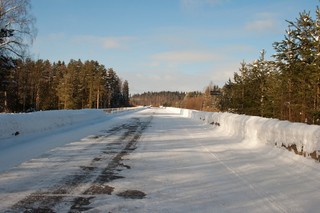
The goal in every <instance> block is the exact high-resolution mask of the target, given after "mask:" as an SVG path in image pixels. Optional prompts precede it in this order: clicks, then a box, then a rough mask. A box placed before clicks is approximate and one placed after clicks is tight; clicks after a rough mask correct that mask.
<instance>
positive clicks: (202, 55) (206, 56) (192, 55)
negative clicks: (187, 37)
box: [152, 51, 221, 63]
mask: <svg viewBox="0 0 320 213" xmlns="http://www.w3.org/2000/svg"><path fill="white" fill-rule="evenodd" d="M152 59H155V60H160V61H166V62H173V63H192V62H205V61H216V60H219V59H221V56H220V55H217V54H214V53H211V52H201V51H198V52H197V51H172V52H163V53H158V54H154V55H152Z"/></svg>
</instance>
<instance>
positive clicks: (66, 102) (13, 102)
mask: <svg viewBox="0 0 320 213" xmlns="http://www.w3.org/2000/svg"><path fill="white" fill-rule="evenodd" d="M13 62H14V66H12V67H10V68H8V67H1V71H0V83H1V84H0V112H26V111H33V110H36V111H38V110H55V109H83V108H110V107H121V106H129V84H128V81H126V80H125V81H122V80H121V79H120V78H119V76H118V75H117V73H116V72H115V71H114V70H113V69H112V68H109V69H106V68H105V67H104V65H101V64H99V62H97V61H93V60H91V61H89V60H87V61H84V62H82V61H81V60H70V62H69V63H68V64H66V63H65V62H61V61H58V62H54V63H51V62H49V61H48V60H41V59H40V60H37V61H34V60H31V59H27V60H20V59H18V60H14V61H13Z"/></svg>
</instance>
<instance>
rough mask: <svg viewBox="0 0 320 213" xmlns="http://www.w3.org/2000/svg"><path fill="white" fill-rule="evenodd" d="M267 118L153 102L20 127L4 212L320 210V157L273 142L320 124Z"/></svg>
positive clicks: (0, 176)
mask: <svg viewBox="0 0 320 213" xmlns="http://www.w3.org/2000/svg"><path fill="white" fill-rule="evenodd" d="M79 113H80V112H79ZM95 113H97V114H98V113H101V112H93V114H95ZM89 114H90V113H89ZM232 116H234V118H233V120H232ZM65 117H67V116H65ZM89 117H90V116H89ZM0 118H1V117H0ZM190 118H192V119H190ZM200 118H201V119H200ZM228 119H229V120H228ZM259 119H260V118H257V117H248V116H237V115H231V114H222V115H220V114H215V115H214V114H208V113H203V112H195V111H190V110H181V109H174V108H167V109H158V108H151V109H144V110H136V111H129V112H125V113H119V114H113V115H106V114H104V113H102V114H100V115H99V116H97V117H95V115H94V117H93V118H92V119H91V118H90V119H88V121H85V119H84V120H82V121H81V122H79V123H74V124H73V125H67V126H64V127H55V128H46V129H45V130H43V131H40V132H39V131H35V132H34V133H31V132H28V133H27V132H26V133H25V132H24V130H22V129H21V130H20V132H21V133H20V134H19V135H17V136H14V135H11V136H10V135H7V138H6V139H0V141H1V144H0V146H1V151H0V162H1V165H2V166H1V168H2V173H0V212H1V211H7V212H21V211H22V212H23V211H28V212H36V211H47V212H49V211H51V212H52V211H53V212H77V211H87V212H318V210H319V208H320V203H319V202H318V198H319V196H320V167H319V163H317V162H315V161H314V160H312V159H308V158H304V157H302V156H299V155H295V154H294V153H292V152H289V151H287V150H285V149H283V148H281V147H280V148H278V147H275V146H274V144H275V142H278V141H275V142H273V143H272V142H270V141H266V139H268V140H271V139H278V140H279V142H281V143H283V141H289V136H286V134H287V133H285V132H286V131H287V130H283V129H290V128H292V129H293V130H294V131H295V132H294V133H292V134H296V135H295V136H292V138H291V139H294V140H295V141H303V143H304V147H305V146H306V143H309V142H308V140H309V139H308V138H307V137H310V138H311V139H312V140H316V139H317V135H318V131H319V130H318V129H317V128H318V127H317V126H307V125H306V126H303V130H301V131H300V129H301V128H302V127H301V125H302V124H301V125H300V124H299V125H297V124H286V125H284V124H282V123H281V122H280V121H275V120H263V119H262V120H259ZM29 121H30V124H27V125H32V123H34V122H36V120H31V119H29ZM279 122H280V124H279ZM212 123H213V124H214V125H212ZM272 125H277V126H276V127H274V128H273V127H272ZM290 125H296V127H297V128H296V129H295V128H293V127H290V128H289V126H290ZM241 126H242V128H241ZM267 126H270V128H271V129H272V131H273V132H271V133H267V131H268V130H269V129H268V128H267ZM282 126H287V127H286V128H284V127H282ZM308 127H309V128H308ZM4 128H5V126H4ZM261 128H262V130H263V131H262V130H260V129H261ZM282 128H283V129H282ZM277 129H279V130H280V132H281V134H280V133H276V130H277ZM12 130H13V131H16V130H15V129H10V133H11V132H12ZM297 131H300V132H301V133H300V135H301V134H304V135H303V136H301V137H302V138H305V139H304V140H302V139H299V137H300V136H297V135H299V134H298V133H297ZM303 132H304V133H303ZM262 133H263V134H264V135H262V136H261V135H260V134H262ZM11 134H12V133H11ZM277 134H278V136H277V137H280V136H281V137H282V138H281V137H280V138H277V137H276V136H275V135H277ZM288 134H289V133H288ZM310 134H311V135H312V136H310ZM269 137H271V138H269ZM284 138H285V139H286V140H284ZM297 138H298V140H297ZM35 141H36V142H35ZM318 141H319V140H317V141H312V142H310V143H315V144H317V143H318ZM10 144H13V145H10ZM33 144H34V145H33ZM48 144H52V145H50V146H49V145H48ZM41 146H44V148H43V149H42V148H41ZM51 146H52V147H51ZM29 147H31V148H30V149H29ZM314 148H316V149H318V147H317V145H316V146H314V147H312V149H314ZM304 149H305V148H304ZM29 151H30V152H31V153H32V154H31V155H29V157H25V158H23V159H25V160H23V161H22V163H21V164H19V165H17V163H19V162H15V160H14V159H15V158H18V159H19V158H20V155H24V153H25V152H29ZM7 152H8V153H11V155H10V156H6V153H7ZM12 161H13V162H14V163H12ZM20 161H21V159H20ZM7 163H8V164H10V166H5V164H7ZM14 165H17V166H15V167H13V166H14Z"/></svg>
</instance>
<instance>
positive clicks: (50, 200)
mask: <svg viewBox="0 0 320 213" xmlns="http://www.w3.org/2000/svg"><path fill="white" fill-rule="evenodd" d="M151 120H152V116H151V117H147V118H133V119H131V120H129V121H128V122H127V123H125V124H121V125H119V126H116V127H113V128H111V129H109V130H106V131H102V133H104V134H102V135H97V136H94V137H91V138H90V139H92V140H96V141H97V142H99V141H100V142H101V141H108V140H110V136H116V138H115V139H114V140H113V141H112V142H111V143H108V144H107V146H106V147H105V148H104V149H103V150H101V152H100V154H99V155H98V156H92V160H91V162H90V164H89V165H83V166H80V167H79V168H78V169H77V171H76V172H74V173H73V174H70V175H67V176H65V177H63V178H62V179H61V180H60V181H59V182H58V183H57V184H55V185H54V186H53V187H49V188H48V189H43V190H38V191H36V192H34V193H31V194H30V195H29V196H27V197H25V198H24V199H22V200H20V201H18V202H17V203H16V204H14V205H13V206H12V207H11V208H10V209H8V210H7V211H5V212H30V213H31V212H57V210H56V208H55V207H56V206H59V208H61V206H62V207H63V209H69V210H68V211H69V212H79V211H86V210H89V209H91V208H90V207H88V205H89V204H90V202H91V200H92V199H94V198H95V196H96V195H102V194H103V195H110V194H111V193H112V192H113V189H114V188H113V187H111V186H109V185H108V183H109V182H111V181H112V180H115V179H118V178H124V177H122V176H120V175H118V171H121V170H123V169H130V166H128V165H125V164H123V163H122V160H123V157H124V156H126V155H128V154H130V153H131V152H132V151H134V150H135V148H136V144H137V142H138V140H139V138H140V137H141V135H142V133H143V131H144V130H145V129H146V128H147V127H148V125H149V124H150V122H151ZM91 146H93V145H91ZM71 160H72V159H71ZM84 186H86V187H84Z"/></svg>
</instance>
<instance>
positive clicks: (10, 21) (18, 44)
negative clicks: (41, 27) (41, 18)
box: [0, 0, 36, 61]
mask: <svg viewBox="0 0 320 213" xmlns="http://www.w3.org/2000/svg"><path fill="white" fill-rule="evenodd" d="M30 9H31V4H30V0H0V57H1V59H2V60H5V61H6V60H8V59H9V58H16V57H20V58H21V57H23V56H24V54H25V53H26V51H27V47H28V45H29V44H31V43H32V41H33V40H34V38H35V36H36V29H35V26H34V24H35V18H34V16H33V15H32V14H31V13H30Z"/></svg>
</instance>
